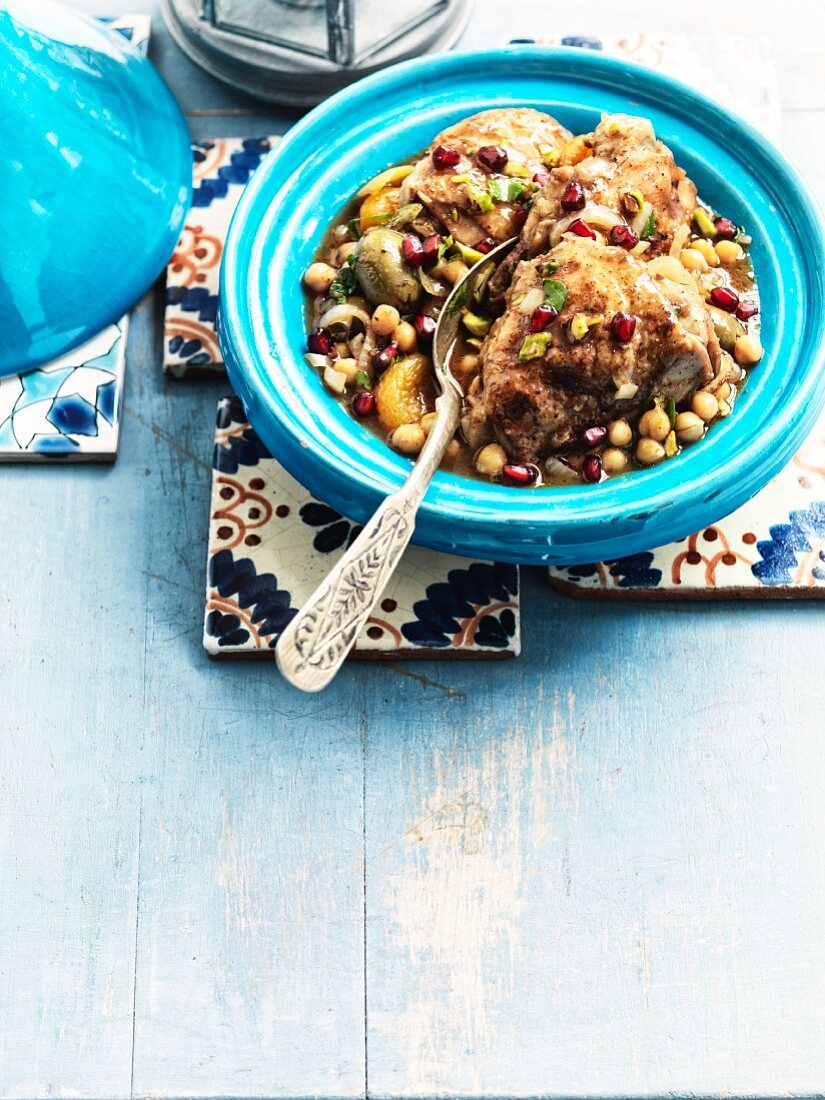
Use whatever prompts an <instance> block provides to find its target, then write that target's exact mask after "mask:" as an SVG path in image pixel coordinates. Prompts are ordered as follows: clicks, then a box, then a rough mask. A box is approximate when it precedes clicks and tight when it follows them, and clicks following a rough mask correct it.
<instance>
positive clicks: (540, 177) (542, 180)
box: [533, 172, 550, 187]
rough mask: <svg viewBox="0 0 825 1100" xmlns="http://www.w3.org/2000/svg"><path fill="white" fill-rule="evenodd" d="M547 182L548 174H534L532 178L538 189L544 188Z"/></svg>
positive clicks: (548, 179) (548, 180)
mask: <svg viewBox="0 0 825 1100" xmlns="http://www.w3.org/2000/svg"><path fill="white" fill-rule="evenodd" d="M549 182H550V173H549V172H536V174H535V176H533V183H537V184H538V185H539V187H545V186H546V185H547V184H548V183H549Z"/></svg>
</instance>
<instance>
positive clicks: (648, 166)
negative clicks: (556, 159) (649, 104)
mask: <svg viewBox="0 0 825 1100" xmlns="http://www.w3.org/2000/svg"><path fill="white" fill-rule="evenodd" d="M586 140H587V143H588V145H589V146H590V147H591V148H592V154H591V155H590V156H588V157H586V158H585V159H584V160H581V161H579V163H578V164H575V165H562V166H560V167H558V168H554V169H552V170H551V172H550V181H549V182H548V183H547V184H545V186H544V187H543V188H542V189H541V191H539V192H538V193H537V194H536V196H535V197H534V199H533V203H532V206H531V208H530V214H529V216H528V218H527V221H526V223H525V225H524V228H523V230H522V232H521V241H520V243H519V244H518V245H517V246H516V248H515V250H514V251H513V253H511V255H510V256H509V257H508V259H507V260H506V261H505V263H504V264H502V265H501V267H500V268H499V270H498V272H497V273H496V276H495V278H494V280H493V282H492V284H491V295H492V300H493V301H496V300H498V301H500V300H501V298H502V296H503V293H504V290H505V289H506V287H507V285H508V284H509V282H510V278H511V275H512V272H513V270H514V269H515V266H516V264H517V263H518V262H519V261H520V260H523V259H525V258H527V257H530V256H539V255H541V254H542V253H544V252H547V250H548V249H549V248H551V247H552V246H553V245H554V244H555V243H557V238H558V236H560V233H561V231H562V230H563V227H564V224H565V222H566V221H569V220H570V218H571V217H581V218H583V219H584V220H585V221H586V220H587V217H588V208H587V207H586V208H585V209H584V210H580V211H568V210H565V209H563V208H562V205H561V198H562V194H563V193H564V190H565V188H566V187H567V186H568V185H569V184H570V183H571V181H575V182H577V183H578V184H580V185H581V187H582V189H583V191H584V195H585V198H586V201H587V203H588V206H589V207H601V208H607V210H608V211H612V212H613V213H614V214H617V215H620V216H621V217H622V218H624V219H625V220H626V221H627V222H628V223H632V222H633V221H634V219H636V221H637V229H638V232H639V236H640V237H641V236H642V235H643V229H644V226H643V225H642V224H640V223H645V222H648V220H649V215H650V214H652V219H653V223H654V229H653V232H652V233H651V234H650V235H649V236H647V237H646V238H645V239H646V240H648V241H649V248H648V249H647V251H646V252H645V256H646V258H648V259H650V258H652V257H653V256H657V255H661V254H664V253H667V252H668V251H669V250H670V248H671V245H672V244H673V238H674V235H675V234H676V233H677V232H678V231H679V230H680V229H682V227H685V229H686V228H687V227H688V226H689V224H690V219H691V217H692V216H693V212H694V210H695V209H696V187H695V186H694V184H693V183H692V181H691V180H690V179H688V177H687V176H686V175H685V173H684V171H683V170H682V169H681V168H679V166H678V165H677V164H676V163H675V161H674V160H673V154H672V153H671V152H670V150H669V149H668V148H667V146H666V145H663V144H662V142H661V141H657V140H656V135H655V134H654V132H653V127H652V126H651V124H650V121H649V120H648V119H646V118H636V117H634V116H632V115H604V116H603V118H602V120H601V122H600V123H599V125H598V126H597V127H596V129H595V130H594V131H593V133H592V134H591V135H589V137H588V138H587V139H586ZM634 192H635V193H636V194H635V195H634V194H633V193H634ZM638 195H641V196H642V197H643V199H644V202H645V203H649V206H650V208H649V210H648V209H647V208H646V210H645V211H641V210H639V207H638V199H637V196H638ZM594 227H595V228H599V226H598V225H596V224H595V222H594ZM605 232H606V230H605ZM683 232H684V230H683Z"/></svg>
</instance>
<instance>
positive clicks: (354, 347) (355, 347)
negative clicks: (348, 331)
mask: <svg viewBox="0 0 825 1100" xmlns="http://www.w3.org/2000/svg"><path fill="white" fill-rule="evenodd" d="M363 345H364V334H363V332H357V333H356V334H355V336H352V337H351V338H350V341H349V350H350V351H351V352H352V354H353V355H354V356H355V358H356V359H357V358H358V355H359V352H360V351H361V348H362V347H363Z"/></svg>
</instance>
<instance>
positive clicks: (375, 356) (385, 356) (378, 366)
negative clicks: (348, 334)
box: [370, 343, 398, 374]
mask: <svg viewBox="0 0 825 1100" xmlns="http://www.w3.org/2000/svg"><path fill="white" fill-rule="evenodd" d="M397 358H398V344H395V343H390V344H387V346H386V347H385V348H379V350H378V351H374V352H373V353H372V355H371V356H370V363H371V364H372V369H373V370H374V371H375V373H376V374H382V373H383V372H384V371H385V370H386V369H387V367H388V366H389V365H390V363H391V362H392V361H393V359H397Z"/></svg>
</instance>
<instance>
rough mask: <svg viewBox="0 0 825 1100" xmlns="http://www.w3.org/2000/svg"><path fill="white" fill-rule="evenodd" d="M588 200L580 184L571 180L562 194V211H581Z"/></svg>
mask: <svg viewBox="0 0 825 1100" xmlns="http://www.w3.org/2000/svg"><path fill="white" fill-rule="evenodd" d="M586 201H587V200H586V199H585V197H584V190H583V188H582V185H581V184H580V183H577V182H576V181H575V180H571V181H570V183H568V185H567V186H566V187H565V189H564V190H563V191H562V193H561V208H562V210H581V209H582V208H583V207H584V204H585V202H586Z"/></svg>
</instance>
